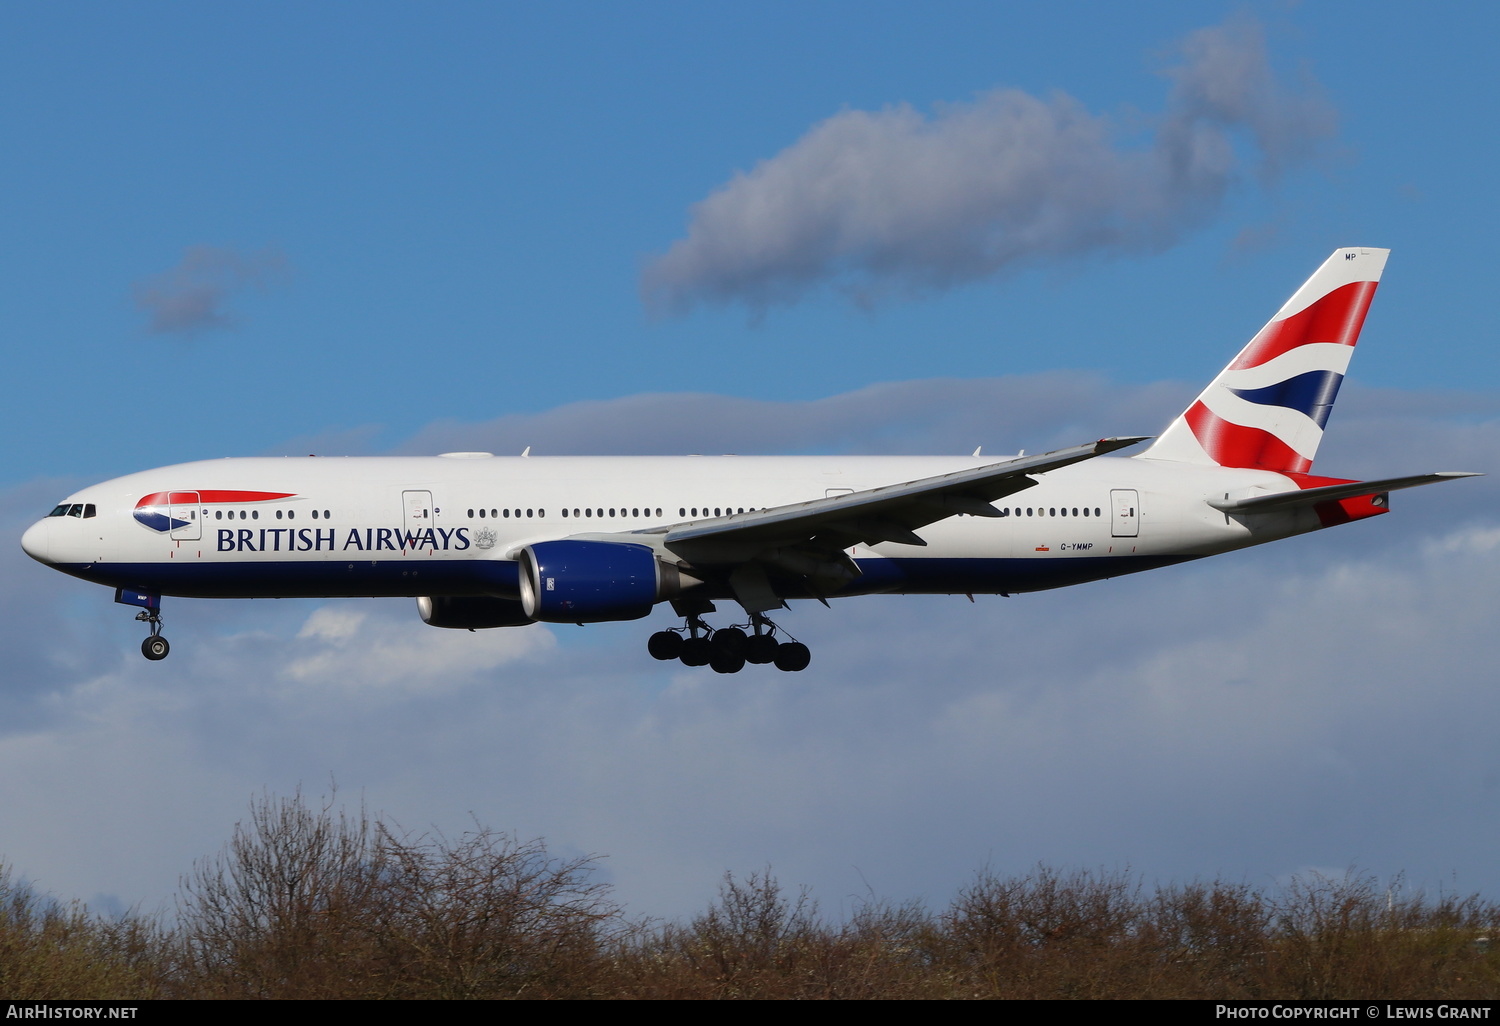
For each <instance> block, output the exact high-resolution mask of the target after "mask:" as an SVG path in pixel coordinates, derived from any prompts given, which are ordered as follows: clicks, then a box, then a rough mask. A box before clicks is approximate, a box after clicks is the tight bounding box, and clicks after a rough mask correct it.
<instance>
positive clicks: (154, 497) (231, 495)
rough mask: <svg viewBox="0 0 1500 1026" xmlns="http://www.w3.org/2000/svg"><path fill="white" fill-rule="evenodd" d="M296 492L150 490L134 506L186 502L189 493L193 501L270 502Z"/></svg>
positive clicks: (286, 497)
mask: <svg viewBox="0 0 1500 1026" xmlns="http://www.w3.org/2000/svg"><path fill="white" fill-rule="evenodd" d="M296 494H297V493H296V492H242V491H225V490H222V489H221V490H212V489H210V490H209V491H197V492H190V491H182V492H152V493H151V494H150V495H146V496H143V497H142V498H141V501H140V502H138V503H136V508H140V507H141V506H167V505H170V504H171V503H174V502H188V501H189V499H188V496H189V495H195V496H197V498H196V499H194V500H191V501H194V502H203V503H209V502H270V501H272V500H273V499H290V498H294V497H295V496H296Z"/></svg>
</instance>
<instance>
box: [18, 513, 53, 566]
mask: <svg viewBox="0 0 1500 1026" xmlns="http://www.w3.org/2000/svg"><path fill="white" fill-rule="evenodd" d="M51 540H52V525H51V524H49V523H47V521H45V520H38V521H37V522H36V523H34V524H32V525H31V526H30V527H28V528H27V529H26V533H25V534H23V535H21V548H23V549H25V550H26V555H28V556H30V557H31V558H32V559H34V560H36V561H37V562H39V563H51V562H52V558H51V556H52V547H51V545H50V544H49V543H50V542H51Z"/></svg>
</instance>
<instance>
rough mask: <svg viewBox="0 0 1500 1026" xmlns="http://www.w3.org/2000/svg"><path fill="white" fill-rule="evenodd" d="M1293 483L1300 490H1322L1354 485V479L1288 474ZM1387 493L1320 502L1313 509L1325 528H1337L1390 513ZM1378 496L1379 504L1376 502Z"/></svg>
mask: <svg viewBox="0 0 1500 1026" xmlns="http://www.w3.org/2000/svg"><path fill="white" fill-rule="evenodd" d="M1287 477H1289V478H1291V479H1292V483H1293V484H1295V485H1296V486H1297V487H1298V488H1322V487H1323V486H1325V485H1341V484H1354V479H1352V478H1347V477H1315V476H1313V475H1312V474H1287ZM1387 494H1388V493H1386V492H1371V493H1370V494H1369V495H1356V496H1353V497H1352V498H1348V499H1331V500H1329V501H1328V502H1320V503H1318V504H1317V505H1316V506H1314V507H1313V510H1314V511H1315V512H1316V513H1317V514H1318V520H1319V522H1321V523H1322V525H1323V526H1324V527H1337V526H1338V525H1339V524H1350V523H1353V522H1354V521H1356V520H1365V519H1367V518H1369V517H1378V516H1380V514H1382V513H1389V512H1390V511H1391V508H1390V506H1388V505H1387V502H1388V500H1387V498H1386V496H1387ZM1377 496H1378V497H1379V502H1377V501H1376V498H1377Z"/></svg>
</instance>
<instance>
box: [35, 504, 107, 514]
mask: <svg viewBox="0 0 1500 1026" xmlns="http://www.w3.org/2000/svg"><path fill="white" fill-rule="evenodd" d="M98 515H99V511H98V508H97V507H96V506H95V505H94V504H93V503H92V502H87V503H85V502H64V503H60V504H58V505H57V506H55V507H53V509H52V512H51V513H48V514H47V516H49V517H94V516H98Z"/></svg>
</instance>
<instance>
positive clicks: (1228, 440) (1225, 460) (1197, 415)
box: [1183, 402, 1312, 474]
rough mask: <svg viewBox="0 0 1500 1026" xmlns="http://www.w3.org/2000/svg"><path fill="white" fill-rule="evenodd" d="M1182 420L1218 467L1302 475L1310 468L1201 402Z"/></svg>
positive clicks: (1282, 446) (1267, 436) (1286, 448)
mask: <svg viewBox="0 0 1500 1026" xmlns="http://www.w3.org/2000/svg"><path fill="white" fill-rule="evenodd" d="M1183 419H1184V420H1186V421H1187V424H1188V427H1189V428H1191V429H1192V431H1193V436H1194V437H1195V438H1197V439H1198V444H1199V445H1201V446H1203V451H1204V452H1206V453H1208V455H1209V458H1210V459H1212V460H1213V461H1214V462H1215V463H1217V464H1218V465H1219V466H1221V467H1242V468H1245V469H1247V470H1274V471H1276V472H1277V473H1279V474H1305V473H1307V470H1308V468H1309V467H1311V466H1312V460H1310V459H1308V458H1307V457H1305V456H1303V455H1302V454H1301V453H1299V452H1297V450H1296V449H1293V448H1292V447H1291V446H1290V445H1287V444H1286V443H1285V442H1283V441H1282V440H1281V439H1279V438H1277V437H1276V436H1275V435H1273V434H1271V433H1270V432H1269V431H1262V430H1261V429H1260V428H1254V427H1246V426H1244V425H1243V424H1231V423H1229V421H1227V420H1225V419H1224V418H1223V417H1220V416H1219V415H1218V414H1216V413H1214V412H1213V411H1212V410H1210V409H1209V408H1208V407H1207V406H1204V405H1203V404H1202V403H1201V402H1196V403H1193V405H1192V406H1190V407H1188V411H1187V413H1185V414H1183Z"/></svg>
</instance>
